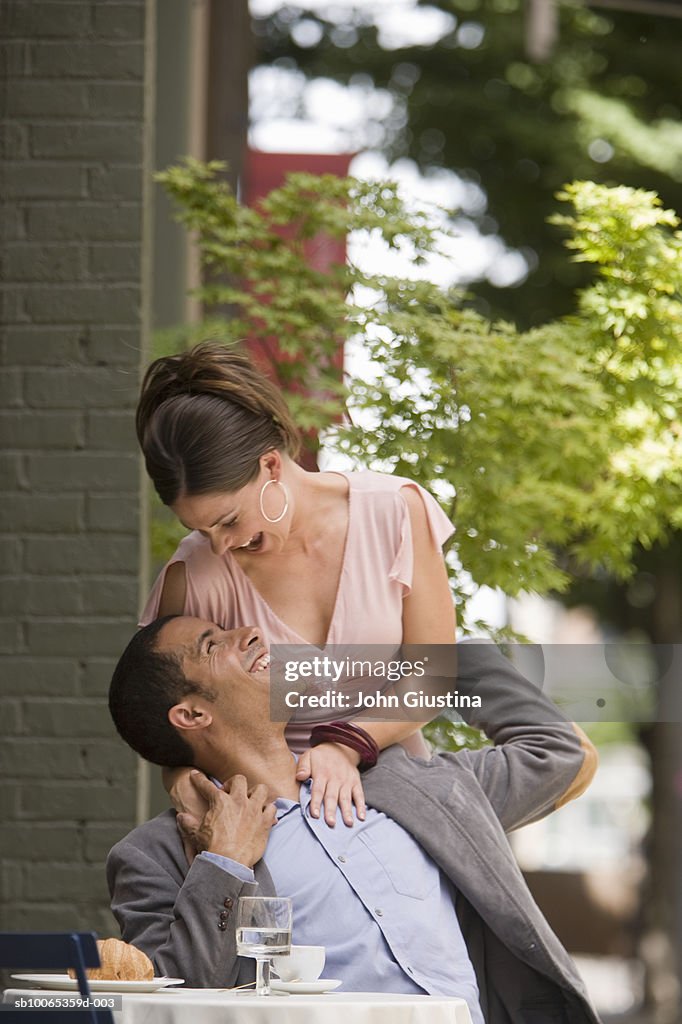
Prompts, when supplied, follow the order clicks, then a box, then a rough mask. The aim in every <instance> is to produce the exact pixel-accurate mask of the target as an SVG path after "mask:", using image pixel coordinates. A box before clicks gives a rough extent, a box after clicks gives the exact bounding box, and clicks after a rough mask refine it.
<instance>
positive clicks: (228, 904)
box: [223, 896, 234, 910]
mask: <svg viewBox="0 0 682 1024" xmlns="http://www.w3.org/2000/svg"><path fill="white" fill-rule="evenodd" d="M223 906H224V907H226V908H227V909H228V910H232V907H233V906H234V900H231V899H230V897H229V896H228V897H227V899H226V900H225V901H224V902H223Z"/></svg>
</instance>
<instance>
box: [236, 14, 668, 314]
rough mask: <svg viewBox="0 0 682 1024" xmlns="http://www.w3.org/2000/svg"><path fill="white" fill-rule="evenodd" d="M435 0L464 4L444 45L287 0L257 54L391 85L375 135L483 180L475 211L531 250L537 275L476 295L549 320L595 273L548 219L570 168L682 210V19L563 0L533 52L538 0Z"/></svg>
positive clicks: (384, 143) (424, 164) (392, 150)
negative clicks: (552, 36) (678, 86)
mask: <svg viewBox="0 0 682 1024" xmlns="http://www.w3.org/2000/svg"><path fill="white" fill-rule="evenodd" d="M424 6H427V7H429V8H434V7H435V8H437V9H439V10H441V11H442V12H444V13H446V14H448V15H450V16H451V19H452V21H451V30H450V31H448V32H447V33H446V34H445V35H444V36H443V38H442V39H441V40H440V41H439V42H438V43H436V44H434V45H432V46H420V45H412V46H403V47H400V48H397V49H394V48H390V47H389V45H388V44H386V43H384V44H383V45H382V36H381V33H380V32H379V31H378V29H377V25H376V19H375V15H374V13H373V12H371V10H370V9H368V8H358V9H355V10H353V9H351V10H350V11H349V9H348V8H344V12H343V19H344V21H343V23H340V22H338V21H335V20H333V17H332V16H331V15H327V16H323V15H321V14H320V13H319V12H316V11H314V10H306V9H305V4H301V5H299V6H294V5H286V6H282V7H281V8H279V9H278V10H277V11H276V12H275V13H273V14H272V15H271V16H269V17H267V18H257V19H254V23H253V25H254V35H255V38H256V43H257V47H258V60H259V61H260V62H261V63H262V64H266V65H267V64H273V63H279V65H281V66H283V67H295V68H298V69H301V70H302V71H303V72H304V73H305V74H306V75H307V76H309V77H310V78H315V77H326V78H333V79H335V80H337V81H339V82H343V83H349V82H350V83H353V82H366V81H368V80H369V81H371V82H372V83H373V84H374V85H376V86H377V87H380V88H384V89H388V90H389V91H390V93H391V94H392V96H393V97H394V100H395V113H394V115H393V116H391V117H389V118H387V119H386V120H385V121H384V122H383V124H382V125H375V126H374V127H375V129H377V131H378V132H379V137H378V139H377V142H376V146H377V148H380V149H382V150H383V151H384V152H385V153H386V154H387V156H388V157H389V158H391V159H392V158H396V157H399V156H404V155H405V156H409V157H411V158H413V159H414V160H416V161H417V163H418V164H419V165H420V167H421V168H422V169H424V170H425V171H428V170H429V169H430V168H434V167H445V168H449V169H452V170H454V171H456V172H457V173H458V174H459V175H461V176H462V177H463V178H464V179H465V180H468V181H471V182H473V183H475V184H478V185H480V186H481V187H482V188H483V190H484V192H485V194H486V196H487V206H486V207H485V208H483V209H478V210H471V211H468V212H467V211H464V212H465V213H467V216H469V217H470V218H471V219H474V220H475V221H476V222H477V223H478V226H479V228H480V230H481V231H482V232H483V233H497V232H499V233H500V234H501V235H502V237H503V238H504V239H505V241H506V242H507V243H508V244H509V245H511V246H513V247H516V248H518V249H520V250H521V252H522V253H523V254H524V255H525V256H526V259H527V262H528V264H529V267H530V274H529V276H528V279H527V281H526V282H525V283H523V284H522V285H521V286H519V287H515V288H494V287H492V286H491V285H490V284H488V283H487V282H480V283H478V284H475V285H473V286H472V290H473V292H474V293H475V296H476V308H478V309H479V310H480V311H483V312H486V313H488V314H489V315H493V316H503V317H504V318H505V319H509V320H511V321H513V322H515V323H517V324H519V325H521V326H530V325H537V324H541V323H545V322H547V321H548V320H550V319H553V318H555V317H556V316H557V315H560V314H565V313H567V312H568V311H569V310H570V309H571V308H572V306H573V293H574V291H575V289H576V288H577V287H580V286H584V285H585V283H586V282H587V280H588V275H586V274H585V273H581V268H580V267H579V266H578V265H576V264H570V263H568V262H567V261H566V259H565V258H564V255H563V253H562V251H561V246H560V244H559V241H558V238H557V235H556V234H555V233H553V232H552V231H551V229H550V228H549V227H548V225H547V219H548V217H549V216H550V215H551V214H552V213H553V212H554V211H555V208H556V204H555V199H554V195H555V192H556V191H557V189H558V188H559V187H560V186H561V185H562V183H563V182H565V181H568V180H572V179H575V178H590V179H596V180H599V181H601V182H603V183H608V184H616V183H623V184H626V185H630V186H633V187H638V188H641V187H643V188H646V189H652V190H655V191H656V192H658V193H659V194H660V195H661V196H662V197H663V199H664V201H665V202H666V203H667V204H669V205H671V206H672V207H673V208H676V209H682V126H681V124H680V105H679V102H678V95H677V91H676V90H675V89H674V87H673V83H674V82H675V81H676V80H677V66H678V61H679V53H680V48H681V47H682V20H679V19H675V18H666V17H661V16H659V17H655V16H654V15H653V14H652V15H650V16H646V15H645V14H643V13H641V12H640V13H636V12H634V11H628V10H622V11H618V10H611V9H609V10H608V11H607V10H597V9H594V8H589V7H588V6H587V5H585V4H583V3H579V2H572V0H569V2H567V0H557V5H556V7H557V12H558V26H557V28H558V31H557V37H556V40H555V43H554V46H553V49H552V53H551V59H548V60H546V61H545V62H539V61H533V60H531V58H530V57H529V56H528V52H527V41H528V31H529V29H528V20H527V19H528V11H529V5H528V4H527V3H526V2H524V0H433V2H432V0H429V2H428V3H425V4H424ZM624 6H627V5H624ZM330 9H331V8H330ZM339 17H340V16H339ZM303 22H306V23H308V27H309V28H310V24H312V25H314V26H316V30H317V31H316V33H315V32H314V33H313V35H312V37H313V38H314V37H315V35H318V36H319V41H318V42H317V44H316V45H314V46H309V45H307V44H306V45H303V44H302V42H297V41H296V40H297V39H299V40H301V39H302V38H303V37H302V36H301V34H300V26H301V24H302V23H303ZM307 35H308V39H310V38H311V34H310V31H308V34H307Z"/></svg>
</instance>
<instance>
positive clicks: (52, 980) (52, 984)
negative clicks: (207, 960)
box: [12, 974, 184, 992]
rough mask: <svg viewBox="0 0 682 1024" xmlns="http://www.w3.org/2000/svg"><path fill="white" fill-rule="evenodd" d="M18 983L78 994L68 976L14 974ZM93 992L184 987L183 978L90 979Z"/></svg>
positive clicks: (143, 990)
mask: <svg viewBox="0 0 682 1024" xmlns="http://www.w3.org/2000/svg"><path fill="white" fill-rule="evenodd" d="M12 977H13V978H16V980H17V981H29V982H30V983H31V984H32V985H38V986H39V988H44V989H52V990H54V991H57V992H76V991H77V990H78V982H77V981H76V979H75V978H70V977H69V975H68V974H13V975H12ZM88 984H89V986H90V991H91V992H157V991H158V990H159V989H160V988H166V987H167V986H169V985H184V980H183V979H182V978H152V979H151V980H149V981H104V980H103V981H94V980H92V979H88Z"/></svg>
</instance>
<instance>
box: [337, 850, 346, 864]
mask: <svg viewBox="0 0 682 1024" xmlns="http://www.w3.org/2000/svg"><path fill="white" fill-rule="evenodd" d="M338 859H339V860H340V862H341V863H342V864H345V863H346V861H347V860H348V858H347V857H346V856H344V854H343V853H340V854H339V857H338Z"/></svg>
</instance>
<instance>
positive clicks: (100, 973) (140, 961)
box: [69, 939, 154, 981]
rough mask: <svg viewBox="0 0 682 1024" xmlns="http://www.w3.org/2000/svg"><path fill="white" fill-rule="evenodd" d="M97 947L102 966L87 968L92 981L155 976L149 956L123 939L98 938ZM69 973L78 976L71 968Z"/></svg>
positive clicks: (146, 979)
mask: <svg viewBox="0 0 682 1024" xmlns="http://www.w3.org/2000/svg"><path fill="white" fill-rule="evenodd" d="M97 949H98V950H99V958H100V961H101V963H102V966H101V967H88V968H87V969H86V974H87V976H88V978H90V980H91V981H150V980H151V979H152V978H153V977H154V965H153V964H152V962H151V960H150V959H149V957H148V956H147V955H146V954H145V953H143V952H142V950H141V949H137V947H135V946H131V945H130V944H129V943H127V942H123V941H122V940H121V939H98V940H97ZM69 974H70V975H71V977H72V978H75V977H76V972H75V971H74V970H72V969H71V968H69Z"/></svg>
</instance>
